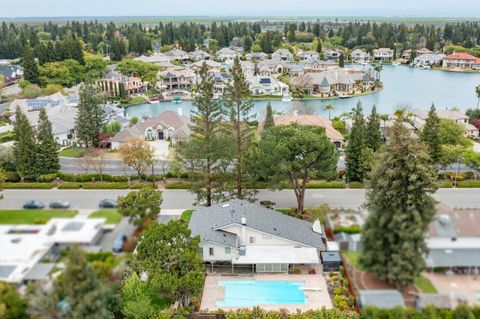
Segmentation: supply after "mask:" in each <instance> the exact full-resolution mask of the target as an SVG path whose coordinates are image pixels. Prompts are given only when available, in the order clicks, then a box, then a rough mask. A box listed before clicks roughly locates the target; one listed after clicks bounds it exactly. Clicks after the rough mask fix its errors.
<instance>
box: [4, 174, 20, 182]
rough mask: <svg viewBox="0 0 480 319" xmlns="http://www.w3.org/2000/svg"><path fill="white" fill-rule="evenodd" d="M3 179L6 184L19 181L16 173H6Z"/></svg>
mask: <svg viewBox="0 0 480 319" xmlns="http://www.w3.org/2000/svg"><path fill="white" fill-rule="evenodd" d="M5 177H6V178H5V181H7V182H18V181H19V180H20V176H19V175H18V174H17V172H6V173H5Z"/></svg>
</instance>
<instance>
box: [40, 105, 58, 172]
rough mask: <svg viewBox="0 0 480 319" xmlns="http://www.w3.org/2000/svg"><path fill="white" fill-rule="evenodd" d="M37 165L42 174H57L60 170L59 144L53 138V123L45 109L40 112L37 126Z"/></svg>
mask: <svg viewBox="0 0 480 319" xmlns="http://www.w3.org/2000/svg"><path fill="white" fill-rule="evenodd" d="M37 145H38V148H37V163H38V169H39V173H40V174H50V173H55V172H57V171H58V170H59V169H60V164H59V161H58V144H57V142H56V141H55V138H54V137H53V130H52V123H51V122H50V121H49V120H48V116H47V111H46V110H45V108H42V109H41V110H40V115H39V117H38V126H37Z"/></svg>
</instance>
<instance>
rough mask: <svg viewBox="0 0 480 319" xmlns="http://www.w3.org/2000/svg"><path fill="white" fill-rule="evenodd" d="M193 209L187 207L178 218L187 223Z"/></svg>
mask: <svg viewBox="0 0 480 319" xmlns="http://www.w3.org/2000/svg"><path fill="white" fill-rule="evenodd" d="M192 214H193V210H191V209H189V210H186V211H184V212H183V213H182V215H181V216H180V219H181V220H183V221H184V222H186V223H187V224H188V223H189V222H190V218H192Z"/></svg>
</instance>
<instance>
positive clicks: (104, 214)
mask: <svg viewBox="0 0 480 319" xmlns="http://www.w3.org/2000/svg"><path fill="white" fill-rule="evenodd" d="M88 218H106V219H107V224H115V225H116V224H118V223H120V221H121V220H122V215H121V214H120V213H119V212H118V211H117V210H116V209H100V210H97V211H94V212H93V213H91V214H90V215H88Z"/></svg>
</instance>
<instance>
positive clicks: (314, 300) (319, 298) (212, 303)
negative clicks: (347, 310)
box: [200, 274, 332, 312]
mask: <svg viewBox="0 0 480 319" xmlns="http://www.w3.org/2000/svg"><path fill="white" fill-rule="evenodd" d="M222 280H258V281H263V280H272V281H305V286H304V287H305V288H320V290H319V291H308V290H306V291H305V298H306V299H307V303H306V304H304V305H259V306H260V307H262V308H263V309H266V310H278V309H280V308H283V309H286V310H288V311H290V312H292V311H296V310H301V311H307V310H314V309H321V308H322V307H325V308H326V309H331V308H332V301H331V299H330V296H329V294H328V291H327V283H326V281H325V277H324V276H323V275H318V274H317V275H306V274H302V275H290V274H250V275H239V276H218V275H208V276H207V277H206V278H205V286H204V288H203V295H202V304H201V306H200V309H201V310H204V311H207V310H208V311H215V310H219V309H222V310H227V311H228V310H235V309H237V308H235V307H220V308H219V307H217V305H216V302H217V301H218V300H223V298H224V288H223V287H222V286H220V285H219V284H218V282H219V281H222Z"/></svg>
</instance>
